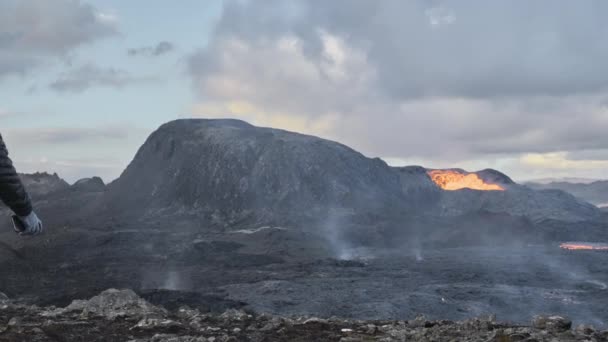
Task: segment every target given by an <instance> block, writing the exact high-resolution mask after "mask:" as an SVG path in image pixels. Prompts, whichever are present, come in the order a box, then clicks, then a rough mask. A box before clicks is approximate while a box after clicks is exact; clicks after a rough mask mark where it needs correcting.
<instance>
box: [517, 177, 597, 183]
mask: <svg viewBox="0 0 608 342" xmlns="http://www.w3.org/2000/svg"><path fill="white" fill-rule="evenodd" d="M598 180H601V179H596V178H581V177H548V178H537V179H531V180H527V181H525V182H524V184H529V183H533V184H549V183H582V184H589V183H593V182H596V181H598Z"/></svg>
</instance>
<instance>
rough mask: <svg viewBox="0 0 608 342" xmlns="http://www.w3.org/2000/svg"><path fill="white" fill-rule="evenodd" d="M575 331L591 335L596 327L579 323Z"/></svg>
mask: <svg viewBox="0 0 608 342" xmlns="http://www.w3.org/2000/svg"><path fill="white" fill-rule="evenodd" d="M574 332H575V333H577V334H579V335H585V336H589V335H593V334H594V333H595V328H594V327H592V326H590V325H585V324H579V325H578V326H577V327H576V329H574Z"/></svg>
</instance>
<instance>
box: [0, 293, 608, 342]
mask: <svg viewBox="0 0 608 342" xmlns="http://www.w3.org/2000/svg"><path fill="white" fill-rule="evenodd" d="M49 313H52V314H49ZM571 328H572V323H571V321H570V320H568V319H567V318H565V317H561V316H537V317H535V318H534V319H533V321H532V324H531V325H530V326H521V325H513V324H508V323H500V322H498V321H496V318H495V317H493V316H488V317H480V318H473V319H469V320H465V321H434V320H428V319H426V318H425V317H424V316H420V317H417V318H416V319H413V320H410V321H365V320H358V321H354V320H347V319H340V318H335V317H332V318H327V319H326V318H317V317H278V316H273V315H268V314H256V313H252V312H246V311H243V310H234V309H231V310H227V311H225V312H224V313H222V314H201V313H200V312H199V311H198V310H196V309H191V308H187V307H181V308H179V309H178V310H175V311H168V310H165V309H163V308H160V307H157V306H154V305H152V304H150V303H148V302H147V301H145V300H143V299H142V298H140V297H139V296H137V294H135V292H133V291H131V290H115V289H111V290H107V291H104V292H102V293H101V294H99V295H98V296H95V297H93V298H91V299H90V300H77V301H74V302H72V304H70V305H68V306H67V307H65V308H59V309H57V308H39V307H36V306H28V305H22V304H14V303H12V302H10V301H8V300H7V304H6V306H5V307H4V308H2V309H0V341H32V342H41V341H91V342H95V341H129V342H229V341H293V340H299V341H341V342H346V341H353V342H354V341H386V342H391V341H539V342H541V341H608V331H598V330H596V329H595V328H594V327H592V326H589V325H579V326H577V327H576V328H575V329H571Z"/></svg>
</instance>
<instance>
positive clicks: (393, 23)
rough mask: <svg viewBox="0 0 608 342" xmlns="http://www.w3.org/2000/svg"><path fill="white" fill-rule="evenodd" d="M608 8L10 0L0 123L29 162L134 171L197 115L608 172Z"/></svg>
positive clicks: (479, 161)
mask: <svg viewBox="0 0 608 342" xmlns="http://www.w3.org/2000/svg"><path fill="white" fill-rule="evenodd" d="M605 9H606V10H608V5H607V4H606V3H605V2H602V1H590V2H588V3H581V2H568V1H560V5H559V6H556V5H555V4H554V2H552V1H548V0H546V1H539V2H536V3H535V4H534V5H523V4H522V3H516V2H511V1H507V0H499V1H496V2H493V3H492V4H489V3H487V2H484V1H470V2H466V3H464V2H459V1H453V0H438V1H425V0H414V1H407V2H404V1H397V0H386V1H378V2H375V1H372V2H370V1H358V0H353V1H347V0H336V1H331V2H317V1H314V0H286V1H282V0H258V1H251V0H249V1H248V0H226V1H219V0H217V1H194V0H186V1H180V2H169V1H159V0H154V1H144V0H131V1H119V0H106V1H102V0H82V1H77V0H56V1H46V0H0V94H1V95H2V96H1V97H0V133H2V135H3V136H4V138H5V140H6V142H7V144H8V145H9V148H10V152H11V155H12V158H13V160H14V161H15V164H16V165H17V167H18V169H19V171H21V172H34V171H49V172H57V173H59V174H60V176H62V177H63V178H65V179H67V180H68V181H70V182H73V181H75V180H77V179H79V178H81V177H88V176H93V175H99V176H101V177H102V178H104V180H106V181H111V180H112V179H114V178H116V177H118V176H119V174H120V172H121V171H122V170H123V169H124V168H125V167H126V165H127V164H128V163H129V161H130V160H131V159H132V157H133V155H134V154H135V152H136V150H137V149H138V147H139V146H140V145H141V144H142V143H143V142H144V140H145V138H146V137H147V135H148V134H150V133H151V132H152V131H153V130H154V129H156V128H157V127H158V126H159V125H161V124H162V123H164V122H167V121H169V120H173V119H176V118H182V117H204V118H217V117H232V118H239V119H243V120H247V121H249V122H251V123H253V124H257V125H263V126H271V127H277V128H283V129H289V130H294V131H299V132H303V133H309V134H315V135H319V136H322V137H326V138H330V139H334V140H338V141H340V142H343V143H345V144H347V145H350V146H352V147H354V148H355V149H357V150H360V151H361V152H363V153H364V154H366V155H368V156H371V157H375V156H379V157H382V158H384V159H385V160H386V161H388V162H389V163H391V164H394V165H404V164H421V165H424V166H427V167H462V168H465V169H471V170H473V169H483V168H486V167H492V168H497V169H500V170H501V171H504V172H506V173H508V174H509V175H510V176H512V177H513V178H515V179H517V180H525V179H534V178H546V177H584V178H606V176H605V175H606V174H608V138H607V137H608V135H606V134H605V132H606V131H608V81H607V80H608V75H604V74H605V73H608V71H607V70H608V65H606V64H607V63H608V62H607V61H608V47H607V46H606V44H605V42H604V40H605V36H606V35H605V33H606V32H608V24H606V21H605V20H604V18H603V17H602V16H601V15H600V14H601V13H604V10H605ZM129 51H131V53H129Z"/></svg>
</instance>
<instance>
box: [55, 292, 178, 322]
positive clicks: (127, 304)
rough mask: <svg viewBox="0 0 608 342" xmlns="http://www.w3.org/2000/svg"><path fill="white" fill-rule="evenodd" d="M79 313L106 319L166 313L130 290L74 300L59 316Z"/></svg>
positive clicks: (61, 310) (60, 310) (60, 311)
mask: <svg viewBox="0 0 608 342" xmlns="http://www.w3.org/2000/svg"><path fill="white" fill-rule="evenodd" d="M75 311H77V312H81V313H82V314H83V315H85V316H86V315H94V316H103V317H105V318H108V319H114V318H116V317H121V316H128V317H133V318H138V317H164V316H166V314H167V312H166V310H164V309H161V308H158V307H156V306H154V305H152V304H150V303H148V302H147V301H145V300H144V299H142V298H140V297H139V296H138V295H137V294H136V293H135V292H133V291H132V290H116V289H110V290H106V291H104V292H102V293H101V294H99V295H98V296H95V297H93V298H91V299H89V300H75V301H73V302H72V303H71V304H70V305H68V306H67V307H66V308H64V309H59V312H58V313H59V314H65V313H70V312H75Z"/></svg>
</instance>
